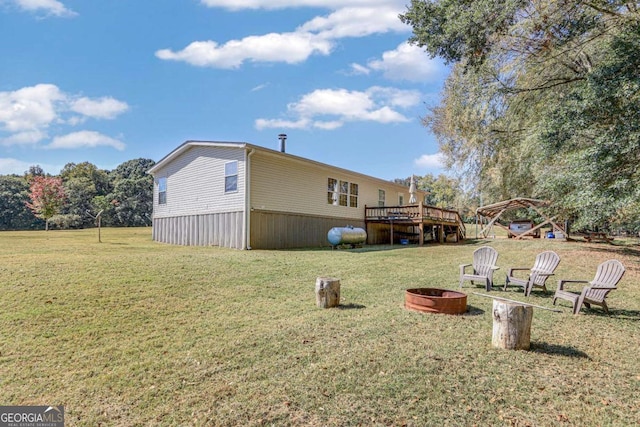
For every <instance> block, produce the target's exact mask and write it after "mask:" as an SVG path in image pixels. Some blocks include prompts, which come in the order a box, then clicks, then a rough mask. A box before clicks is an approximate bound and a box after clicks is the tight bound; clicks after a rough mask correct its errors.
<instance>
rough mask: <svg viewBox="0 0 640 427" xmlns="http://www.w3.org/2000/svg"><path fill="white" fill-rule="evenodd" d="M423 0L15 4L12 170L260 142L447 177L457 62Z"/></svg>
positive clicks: (3, 114)
mask: <svg viewBox="0 0 640 427" xmlns="http://www.w3.org/2000/svg"><path fill="white" fill-rule="evenodd" d="M407 3H408V0H399V1H398V0H181V1H179V0H154V1H146V0H135V1H131V0H102V1H100V0H92V1H86V0H82V1H81V0H0V40H2V41H1V42H0V174H9V173H18V174H22V173H23V172H24V171H25V170H27V169H28V167H29V166H30V165H35V164H39V165H41V166H42V168H43V169H44V170H45V171H46V172H48V173H52V174H57V173H58V172H59V171H60V169H61V168H62V167H63V166H64V165H65V164H66V163H69V162H74V163H80V162H84V161H89V162H91V163H93V164H95V165H96V166H98V167H100V168H104V169H108V170H111V169H113V168H115V167H116V166H117V165H119V164H120V163H122V162H124V161H127V160H131V159H135V158H139V157H144V158H150V159H153V160H156V161H158V160H160V159H161V158H162V157H163V156H165V155H166V154H168V153H169V152H170V151H171V150H173V149H174V148H175V147H177V146H178V145H180V144H181V143H183V142H184V141H186V140H209V141H238V142H249V143H252V144H256V145H260V146H264V147H267V148H273V149H278V144H279V141H278V134H280V133H286V134H287V135H288V139H287V152H289V153H291V154H295V155H297V156H301V157H305V158H309V159H312V160H315V161H319V162H323V163H328V164H331V165H335V166H339V167H343V168H346V169H350V170H354V171H357V172H361V173H365V174H368V175H373V176H376V177H380V178H383V179H393V178H403V177H408V176H409V175H411V174H418V175H423V174H425V173H429V172H430V173H434V174H438V173H441V172H443V170H442V169H441V163H440V157H439V154H438V147H437V144H436V142H435V139H434V137H433V136H432V135H431V134H430V133H429V132H428V130H427V129H426V128H425V127H424V126H422V125H421V123H420V117H422V116H424V114H425V112H426V108H427V106H429V105H434V104H435V103H436V102H437V99H438V95H439V93H440V91H441V89H442V84H443V82H444V79H445V78H446V75H447V73H448V70H447V68H446V67H445V66H444V65H443V64H442V62H441V61H440V60H438V59H431V58H430V57H429V55H428V54H426V53H425V52H423V51H422V50H421V49H419V48H417V47H414V46H409V45H407V43H406V41H407V39H408V38H409V37H410V36H411V31H410V28H409V27H407V26H405V25H404V24H402V23H401V22H400V20H399V19H398V14H399V13H402V12H403V11H405V10H406V6H405V5H406V4H407Z"/></svg>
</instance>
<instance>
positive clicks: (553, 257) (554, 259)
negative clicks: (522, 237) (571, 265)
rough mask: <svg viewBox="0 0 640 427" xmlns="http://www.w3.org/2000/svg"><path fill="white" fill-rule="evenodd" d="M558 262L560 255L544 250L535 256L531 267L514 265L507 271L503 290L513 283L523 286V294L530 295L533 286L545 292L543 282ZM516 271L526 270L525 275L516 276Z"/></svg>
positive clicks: (551, 274) (550, 274) (551, 273)
mask: <svg viewBox="0 0 640 427" xmlns="http://www.w3.org/2000/svg"><path fill="white" fill-rule="evenodd" d="M558 264H560V256H559V255H558V254H557V253H555V252H553V251H544V252H541V253H539V254H538V255H537V256H536V260H535V262H534V263H533V267H531V268H528V267H522V268H521V267H514V268H510V269H509V272H508V273H507V280H506V281H505V284H504V290H505V291H506V290H507V285H509V284H513V285H516V286H520V287H522V288H524V295H525V296H527V297H528V296H529V295H531V289H533V287H539V288H542V289H544V291H545V292H547V287H546V285H545V282H546V281H547V279H548V278H549V276H553V272H554V271H555V269H556V268H557V267H558ZM516 271H528V272H529V274H528V275H527V277H516V275H515V272H516Z"/></svg>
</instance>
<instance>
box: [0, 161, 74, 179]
mask: <svg viewBox="0 0 640 427" xmlns="http://www.w3.org/2000/svg"><path fill="white" fill-rule="evenodd" d="M35 165H39V166H40V167H41V168H42V170H44V171H46V172H50V173H58V171H60V170H61V169H62V167H61V166H58V165H49V164H42V163H37V162H36V163H29V162H25V161H22V160H18V159H12V158H10V157H6V158H0V175H12V174H15V175H23V174H24V173H25V172H27V171H28V170H29V168H30V167H31V166H35Z"/></svg>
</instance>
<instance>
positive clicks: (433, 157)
mask: <svg viewBox="0 0 640 427" xmlns="http://www.w3.org/2000/svg"><path fill="white" fill-rule="evenodd" d="M413 163H414V164H415V165H416V166H417V167H420V168H424V169H442V168H444V167H445V163H444V156H443V155H442V153H435V154H423V155H422V156H420V157H419V158H417V159H415V160H414V161H413Z"/></svg>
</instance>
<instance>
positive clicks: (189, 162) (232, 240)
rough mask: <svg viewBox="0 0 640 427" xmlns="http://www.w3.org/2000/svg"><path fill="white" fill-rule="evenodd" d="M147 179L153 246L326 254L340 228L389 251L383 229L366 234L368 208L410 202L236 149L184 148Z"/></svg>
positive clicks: (252, 149)
mask: <svg viewBox="0 0 640 427" xmlns="http://www.w3.org/2000/svg"><path fill="white" fill-rule="evenodd" d="M149 173H150V174H152V175H153V177H154V193H153V239H154V240H155V241H158V242H164V243H170V244H179V245H200V246H223V247H229V248H236V249H251V248H254V249H280V248H297V247H313V246H329V245H330V244H329V242H328V241H327V232H328V231H329V230H330V229H331V228H332V227H344V226H346V225H351V226H354V227H362V228H367V232H368V234H369V237H368V241H367V242H368V243H387V242H389V231H388V227H387V226H386V225H385V224H383V222H384V221H377V222H376V223H372V224H370V225H369V226H368V224H367V222H366V215H367V213H366V212H367V208H378V209H379V208H380V207H384V206H397V207H403V206H407V203H408V202H409V197H410V194H409V188H407V187H404V186H401V185H397V184H394V183H392V182H389V181H385V180H382V179H378V178H374V177H371V176H367V175H363V174H360V173H357V172H353V171H349V170H346V169H342V168H338V167H334V166H330V165H327V164H323V163H319V162H315V161H312V160H308V159H304V158H301V157H297V156H294V155H291V154H288V153H285V152H282V151H276V150H271V149H267V148H264V147H259V146H256V145H252V144H247V143H239V142H207V141H187V142H185V143H184V144H182V145H180V146H179V147H178V148H176V149H175V150H174V151H172V152H171V153H170V154H168V155H167V156H166V157H164V158H163V159H162V160H160V161H159V162H158V163H157V164H156V165H155V166H153V167H152V168H151V169H150V170H149ZM425 194H426V193H424V192H421V191H417V192H416V197H417V200H420V202H422V201H423V200H424V196H425ZM420 206H422V203H420ZM421 209H422V208H421ZM396 210H397V209H396ZM377 214H378V215H379V212H377ZM378 219H380V218H379V217H378ZM374 222H375V221H374ZM396 224H398V221H396ZM396 227H398V225H396ZM405 229H406V227H405ZM420 230H421V231H422V228H421V229H420ZM397 232H401V230H400V229H397ZM420 235H421V236H422V233H421V234H420ZM391 236H392V237H391V238H392V239H393V232H391Z"/></svg>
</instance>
